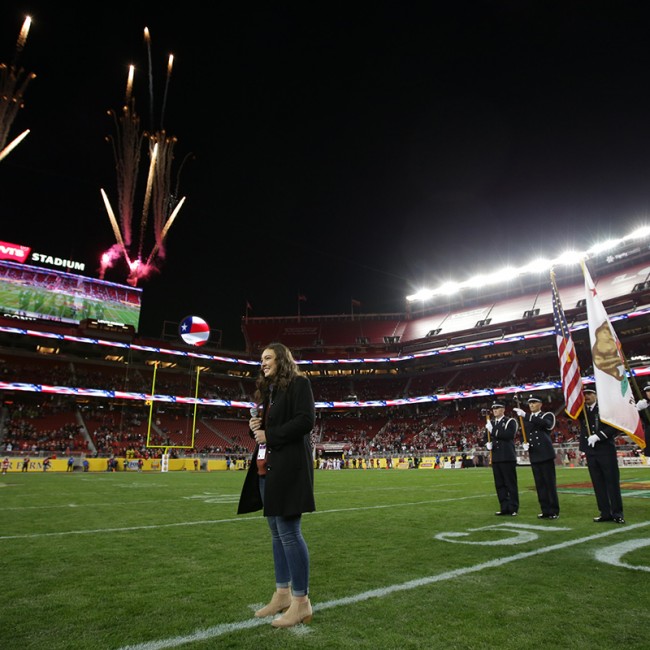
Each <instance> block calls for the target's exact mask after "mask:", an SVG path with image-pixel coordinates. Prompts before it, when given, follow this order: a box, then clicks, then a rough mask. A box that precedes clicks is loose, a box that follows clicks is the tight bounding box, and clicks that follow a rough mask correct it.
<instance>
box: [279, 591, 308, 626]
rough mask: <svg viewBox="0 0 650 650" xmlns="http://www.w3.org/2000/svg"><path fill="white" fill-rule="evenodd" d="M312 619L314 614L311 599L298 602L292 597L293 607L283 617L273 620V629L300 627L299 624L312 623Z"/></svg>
mask: <svg viewBox="0 0 650 650" xmlns="http://www.w3.org/2000/svg"><path fill="white" fill-rule="evenodd" d="M312 618H313V614H312V611H311V603H310V602H309V598H307V599H306V600H298V599H297V598H295V597H292V598H291V607H289V609H288V610H287V611H286V612H285V613H284V614H282V616H280V617H279V618H275V619H273V620H272V621H271V625H272V626H273V627H293V626H294V625H298V623H311V619H312Z"/></svg>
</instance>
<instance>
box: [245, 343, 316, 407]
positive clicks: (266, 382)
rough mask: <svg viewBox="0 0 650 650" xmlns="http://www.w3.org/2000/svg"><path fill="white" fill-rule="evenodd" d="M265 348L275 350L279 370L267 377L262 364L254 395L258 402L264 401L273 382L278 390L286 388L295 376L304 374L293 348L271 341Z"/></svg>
mask: <svg viewBox="0 0 650 650" xmlns="http://www.w3.org/2000/svg"><path fill="white" fill-rule="evenodd" d="M264 350H273V352H275V362H276V364H277V370H276V373H275V375H273V377H270V378H267V377H265V376H264V373H263V372H262V366H260V374H259V377H258V378H257V380H256V382H255V389H256V390H255V395H254V399H255V401H256V402H257V403H258V404H262V403H263V402H264V399H265V398H266V397H267V395H268V394H269V391H270V386H271V384H273V386H274V387H275V389H276V390H277V389H280V390H285V389H286V388H287V386H288V385H289V384H290V383H291V381H292V380H293V379H294V377H298V376H300V375H302V374H304V373H303V372H302V371H301V370H300V369H299V368H298V366H297V364H296V361H295V359H294V358H293V354H291V350H290V349H289V348H288V347H287V346H286V345H284V344H283V343H269V344H268V345H267V346H265V347H264Z"/></svg>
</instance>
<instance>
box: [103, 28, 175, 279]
mask: <svg viewBox="0 0 650 650" xmlns="http://www.w3.org/2000/svg"><path fill="white" fill-rule="evenodd" d="M144 40H145V45H146V47H147V54H148V59H149V97H150V102H151V121H152V123H153V74H152V71H151V70H152V63H151V37H150V34H149V30H148V29H147V28H146V27H145V30H144ZM173 60H174V57H173V56H172V55H170V57H169V61H168V65H167V81H166V84H165V98H164V101H163V111H162V114H161V128H160V130H158V131H156V130H153V129H152V130H151V131H149V132H147V131H141V129H140V118H139V116H138V114H137V112H136V109H135V98H134V96H133V78H134V70H135V69H134V67H133V66H131V67H130V69H129V77H128V80H127V86H126V96H125V105H124V107H123V109H122V114H121V115H120V117H119V118H118V117H117V116H116V115H115V114H114V113H113V112H112V111H109V115H112V117H113V121H114V124H115V130H116V133H117V135H116V136H115V137H108V138H107V140H109V141H110V142H111V143H112V145H113V156H114V158H115V169H116V173H117V192H118V201H119V214H120V225H118V223H117V220H116V219H115V215H114V214H113V210H112V208H111V205H110V202H109V200H108V197H107V196H106V194H105V192H104V190H101V192H102V197H103V199H104V203H105V206H106V210H107V212H108V214H109V220H110V222H111V227H112V228H113V233H114V234H115V239H116V242H117V243H116V244H114V245H113V246H112V247H111V248H110V249H109V250H107V251H106V252H105V253H104V254H103V255H102V257H101V261H100V269H99V271H100V277H101V278H103V277H104V274H105V272H106V269H108V268H110V267H112V266H113V265H114V264H115V262H116V261H117V260H118V259H119V258H123V259H124V261H125V262H126V264H127V265H128V268H129V274H128V278H127V282H128V283H129V284H131V285H133V286H136V285H137V283H138V282H139V281H140V280H142V279H145V278H147V277H148V276H149V275H151V274H152V273H153V272H156V271H159V268H158V266H157V262H159V261H160V260H163V259H164V258H165V254H166V253H165V240H166V237H167V234H168V232H169V229H170V227H171V225H172V223H173V222H174V220H175V219H176V216H177V215H178V212H179V210H180V208H181V207H182V205H183V203H184V202H185V197H183V199H182V200H181V201H178V199H177V193H176V194H172V192H171V172H172V164H173V161H174V146H175V145H176V142H177V139H176V138H175V137H170V136H168V135H167V133H166V132H165V131H164V130H163V129H162V118H163V117H164V107H165V104H166V102H167V90H168V87H169V78H170V76H171V71H172V65H173ZM145 141H146V142H147V144H148V154H149V170H148V174H147V182H146V188H145V195H144V202H143V207H142V212H141V216H140V222H139V226H136V224H134V218H133V217H134V208H133V206H134V202H135V194H136V185H137V180H138V172H139V169H140V154H141V151H142V148H143V142H145ZM187 158H188V156H186V158H185V160H187ZM185 160H183V163H182V164H181V169H182V167H183V165H184V164H185ZM179 174H180V170H179ZM150 214H152V215H153V216H152V219H151V220H152V222H153V235H152V238H153V247H152V249H151V251H150V253H149V254H148V255H146V254H145V251H144V249H145V247H146V245H147V243H148V242H147V239H148V238H151V236H149V237H148V234H147V232H148V225H149V221H150ZM120 226H121V227H120ZM136 228H137V229H138V235H137V242H136V241H135V238H134V231H135V230H136ZM134 249H135V250H136V252H135V253H134V252H133V251H134Z"/></svg>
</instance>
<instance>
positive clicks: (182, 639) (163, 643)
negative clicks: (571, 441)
mask: <svg viewBox="0 0 650 650" xmlns="http://www.w3.org/2000/svg"><path fill="white" fill-rule="evenodd" d="M645 526H650V521H645V522H642V523H639V524H631V525H629V526H624V527H621V528H615V529H613V530H608V531H606V532H604V533H597V534H595V535H587V537H581V538H579V539H574V540H570V541H566V542H561V543H559V544H552V545H551V546H546V547H544V548H539V549H537V550H535V551H526V552H523V553H516V554H515V555H510V556H508V557H503V558H498V559H494V560H489V561H488V562H481V563H480V564H475V565H474V566H469V567H465V568H464V569H454V570H453V571H446V572H444V573H439V574H438V575H434V576H428V577H426V578H417V579H416V580H409V581H407V582H403V583H401V584H395V585H391V586H389V587H382V588H381V589H371V590H369V591H363V592H361V593H360V594H356V595H355V596H346V597H345V598H338V599H337V600H329V601H327V602H324V603H316V604H315V605H314V606H313V610H314V611H315V612H318V611H322V610H325V609H332V608H333V607H340V606H342V605H351V604H354V603H359V602H361V601H364V600H370V599H371V598H383V597H384V596H388V595H390V594H393V593H396V592H399V591H409V590H411V589H416V588H417V587H423V586H426V585H431V584H434V583H436V582H442V581H444V580H451V579H452V578H458V577H460V576H464V575H468V574H470V573H476V572H478V571H483V569H492V568H496V567H500V566H503V565H504V564H509V563H510V562H516V561H518V560H525V559H527V558H529V557H534V556H536V555H542V554H543V553H550V552H552V551H557V550H562V549H565V548H569V547H570V546H576V545H578V544H582V543H584V542H591V541H593V540H597V539H602V538H605V537H610V536H611V535H616V534H618V533H622V532H625V531H628V532H629V531H631V530H636V529H637V528H644V527H645ZM267 624H268V619H263V618H262V619H247V620H245V621H240V622H239V623H224V624H222V625H215V626H213V627H209V628H207V629H204V630H197V631H196V632H194V633H192V634H188V635H186V636H176V637H171V638H169V639H160V640H158V641H148V642H145V643H138V644H136V645H127V646H122V647H121V648H119V650H162V649H163V648H176V647H178V646H181V645H185V644H186V643H194V642H196V641H206V640H208V639H215V638H217V637H220V636H224V635H225V634H228V633H230V632H239V631H241V630H247V629H251V628H254V627H259V626H260V625H267Z"/></svg>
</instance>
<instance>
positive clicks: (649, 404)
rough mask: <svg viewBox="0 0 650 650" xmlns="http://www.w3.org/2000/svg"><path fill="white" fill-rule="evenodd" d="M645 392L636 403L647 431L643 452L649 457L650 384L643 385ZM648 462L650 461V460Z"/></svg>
mask: <svg viewBox="0 0 650 650" xmlns="http://www.w3.org/2000/svg"><path fill="white" fill-rule="evenodd" d="M643 394H644V395H645V397H644V398H643V399H640V400H639V401H638V402H637V403H636V409H637V411H639V415H640V416H641V421H642V423H643V431H644V432H645V449H644V450H643V453H644V454H645V456H646V458H648V457H650V446H648V438H649V437H650V384H646V385H645V386H644V387H643ZM647 462H648V463H650V461H647Z"/></svg>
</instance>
